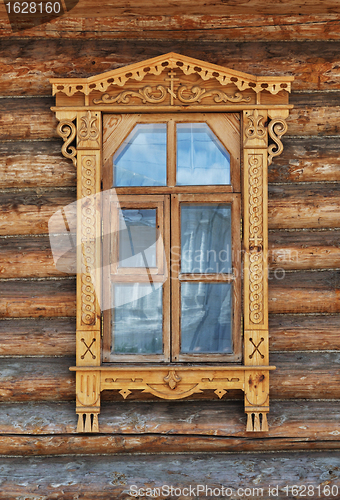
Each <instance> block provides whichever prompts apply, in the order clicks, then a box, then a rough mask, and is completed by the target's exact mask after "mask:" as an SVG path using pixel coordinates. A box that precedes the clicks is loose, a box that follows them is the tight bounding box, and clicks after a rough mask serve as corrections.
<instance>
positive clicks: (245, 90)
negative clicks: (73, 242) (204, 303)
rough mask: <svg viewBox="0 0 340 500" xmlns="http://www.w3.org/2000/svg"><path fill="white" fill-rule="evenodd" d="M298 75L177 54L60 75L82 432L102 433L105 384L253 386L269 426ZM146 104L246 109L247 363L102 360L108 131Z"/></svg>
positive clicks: (258, 410)
mask: <svg viewBox="0 0 340 500" xmlns="http://www.w3.org/2000/svg"><path fill="white" fill-rule="evenodd" d="M292 80H293V77H290V76H287V77H271V76H269V77H256V76H253V75H249V74H245V73H242V72H239V71H235V70H231V69H227V68H223V67H220V66H216V65H213V64H210V63H206V62H203V61H198V60H195V59H192V58H189V57H186V56H182V55H179V54H174V53H170V54H166V55H164V56H159V57H156V58H154V59H150V60H148V61H142V62H140V63H137V64H133V65H131V66H127V67H124V68H119V69H116V70H112V71H109V72H107V73H104V74H100V75H96V76H92V77H89V78H66V79H65V78H62V79H61V78H58V79H52V80H51V83H52V86H53V95H56V107H55V108H52V109H53V110H54V111H55V112H56V116H57V119H58V120H59V124H58V127H57V131H58V134H59V135H60V136H61V137H62V138H63V140H64V144H63V146H62V154H63V155H64V156H65V157H66V158H68V159H70V160H71V161H72V162H73V164H74V165H75V166H76V167H77V175H78V177H77V179H78V188H77V192H78V200H79V207H78V223H77V228H78V229H77V238H78V240H77V241H78V246H77V252H78V253H77V259H78V271H79V272H78V275H77V337H76V339H77V340H76V346H77V352H76V360H77V364H76V366H75V367H71V368H70V369H71V370H72V371H75V372H76V400H77V413H78V415H79V417H78V427H77V430H78V432H98V430H99V428H98V413H99V412H100V392H101V391H103V390H116V391H118V392H119V394H120V395H121V396H122V398H124V399H126V398H127V397H129V395H130V394H131V393H133V392H134V391H143V392H146V393H149V394H152V395H154V396H157V397H159V398H163V399H173V400H175V399H182V398H185V397H188V396H191V395H193V394H197V393H201V392H202V391H206V390H212V391H213V393H214V395H215V396H214V397H216V398H222V397H223V396H224V395H225V394H226V393H227V392H228V391H230V390H232V389H233V390H235V389H238V390H241V391H243V392H244V405H245V412H246V414H247V425H246V430H247V431H248V432H264V431H267V430H268V423H267V413H268V411H269V372H270V370H272V369H275V367H271V366H269V342H268V278H267V275H268V262H267V254H268V215H267V167H268V165H269V164H270V163H271V162H272V161H273V159H274V158H275V157H276V156H277V155H279V154H280V153H281V152H282V150H283V145H282V141H281V138H282V136H283V134H284V133H285V132H286V131H287V124H286V118H287V117H288V114H289V109H291V108H292V106H291V105H289V103H288V96H289V92H290V90H291V82H292ZM144 111H147V113H149V114H150V113H153V112H154V113H157V114H159V113H190V112H191V111H195V112H197V111H200V112H204V113H215V115H214V116H217V115H216V113H224V114H225V113H235V112H236V113H239V114H240V116H241V122H242V128H241V143H242V151H241V155H242V161H243V174H242V175H243V179H242V182H241V184H242V190H243V196H242V199H243V210H242V212H243V242H242V244H243V248H242V250H243V253H244V260H243V266H244V269H243V304H244V306H243V307H244V309H243V332H242V331H240V332H239V339H240V341H241V337H242V334H243V360H242V362H241V363H238V364H237V363H229V364H228V365H219V366H212V365H211V363H210V364H209V363H208V362H206V363H201V364H196V365H193V366H187V365H186V364H185V362H184V363H181V364H176V363H175V362H168V363H162V364H158V365H157V364H152V365H151V364H147V363H146V364H145V365H143V366H140V365H139V366H131V365H130V366H128V367H127V366H126V365H125V366H122V365H121V364H119V363H114V364H112V363H111V364H109V363H103V362H102V338H101V323H102V319H101V312H100V308H99V303H100V300H99V299H100V297H98V296H97V295H96V292H97V293H98V291H99V290H100V289H101V287H100V283H101V282H100V279H101V277H100V265H101V262H100V255H101V247H100V245H101V243H100V240H101V212H100V206H99V205H98V201H97V198H96V195H97V194H98V193H100V191H101V180H102V168H103V164H104V163H105V161H106V159H105V158H103V150H102V144H103V134H104V135H105V137H106V140H109V138H110V134H111V135H114V134H116V131H118V132H119V130H120V128H122V134H121V136H122V137H121V140H123V139H124V138H125V137H126V131H125V129H126V130H128V127H129V126H130V124H131V127H132V126H133V124H134V123H136V120H137V119H138V116H141V115H140V113H143V112H144ZM105 113H110V116H109V118H108V120H104V124H105V126H104V129H103V127H102V114H105ZM138 113H139V115H138ZM129 114H130V115H129ZM194 114H195V113H194ZM129 116H131V118H129ZM183 116H184V115H183ZM215 122H216V126H217V129H216V130H217V132H218V130H219V128H218V127H221V126H223V121H220V122H219V121H218V120H217V119H216V118H215ZM123 129H124V130H123ZM235 130H236V129H235ZM235 133H236V132H235ZM237 133H239V132H237ZM118 135H119V134H118ZM171 175H172V174H170V176H171ZM235 185H237V181H235ZM227 191H228V190H227ZM229 191H230V190H229ZM174 192H178V193H181V190H180V189H179V188H178V190H177V191H174ZM217 192H222V191H221V190H217ZM236 192H237V193H238V192H239V191H236ZM125 194H129V193H128V191H126V192H125Z"/></svg>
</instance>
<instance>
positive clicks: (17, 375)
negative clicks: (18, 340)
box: [0, 352, 340, 402]
mask: <svg viewBox="0 0 340 500" xmlns="http://www.w3.org/2000/svg"><path fill="white" fill-rule="evenodd" d="M270 362H271V364H272V365H274V366H276V367H277V370H275V371H274V372H273V373H272V374H271V396H272V397H273V398H281V399H300V398H306V399H320V398H323V399H339V398H340V383H339V382H340V353H338V352H286V353H285V352H283V353H281V352H278V353H272V355H271V359H270ZM1 364H2V370H1V374H0V382H1V384H0V401H3V402H6V401H13V402H14V401H65V400H70V401H73V400H74V394H75V392H74V391H75V377H74V374H73V373H71V372H70V371H69V369H68V368H69V366H73V365H74V358H73V357H72V358H68V357H59V358H58V357H56V358H37V357H34V358H23V359H21V358H13V359H11V358H3V359H2V362H1ZM242 395H243V394H242V393H240V394H237V392H236V391H235V393H233V394H232V393H230V394H227V395H225V396H224V397H225V398H226V399H230V398H235V397H238V398H240V399H242ZM141 396H142V397H143V398H145V399H149V398H153V396H149V395H143V394H139V395H137V394H134V393H133V394H130V395H129V396H128V400H133V399H136V398H137V399H138V398H140V397H141ZM207 396H209V397H211V394H210V395H207ZM205 397H206V395H205V394H204V393H203V394H202V395H196V396H195V398H194V399H200V398H203V399H204V398H205ZM121 398H122V397H121V395H119V394H117V395H116V394H115V391H107V393H103V399H104V400H105V399H109V400H113V399H116V400H118V401H119V400H121ZM153 399H154V398H153ZM215 399H217V396H216V397H215Z"/></svg>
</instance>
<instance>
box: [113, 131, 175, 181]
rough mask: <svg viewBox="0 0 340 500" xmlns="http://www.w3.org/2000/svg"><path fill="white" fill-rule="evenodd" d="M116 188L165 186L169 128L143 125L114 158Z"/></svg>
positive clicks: (129, 137) (127, 139)
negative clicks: (167, 131)
mask: <svg viewBox="0 0 340 500" xmlns="http://www.w3.org/2000/svg"><path fill="white" fill-rule="evenodd" d="M113 179H114V182H113V185H114V186H117V187H118V186H166V124H165V123H159V124H158V123H151V124H148V123H140V124H138V125H136V126H135V128H134V129H133V131H132V132H131V133H130V134H129V136H128V137H127V138H126V139H125V141H124V142H123V143H122V145H121V146H120V148H119V149H118V151H117V152H116V154H115V155H114V157H113Z"/></svg>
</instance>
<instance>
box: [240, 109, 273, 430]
mask: <svg viewBox="0 0 340 500" xmlns="http://www.w3.org/2000/svg"><path fill="white" fill-rule="evenodd" d="M267 116H268V115H267V111H266V110H264V109H261V110H257V109H254V110H245V111H244V112H243V141H244V149H243V187H244V190H243V193H244V197H243V200H244V204H243V220H244V228H243V241H244V247H243V250H244V365H245V366H254V371H245V381H244V386H245V389H244V401H245V411H246V413H247V416H248V420H247V431H261V430H262V431H266V430H268V424H267V412H268V411H269V371H268V369H267V370H266V369H263V370H261V369H259V367H261V366H263V367H268V363H269V347H268V337H269V336H268V262H267V252H268V248H267V240H268V237H267V234H268V215H267V196H268V195H267V190H268V189H267V148H268V134H267V127H266V122H267ZM255 367H256V369H255Z"/></svg>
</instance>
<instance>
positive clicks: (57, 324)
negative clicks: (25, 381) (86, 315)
mask: <svg viewBox="0 0 340 500" xmlns="http://www.w3.org/2000/svg"><path fill="white" fill-rule="evenodd" d="M0 337H1V343H0V355H1V356H67V355H74V354H75V351H76V323H75V319H74V318H48V319H45V318H34V319H33V318H31V319H28V318H25V319H11V320H1V321H0ZM23 347H24V348H23Z"/></svg>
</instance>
